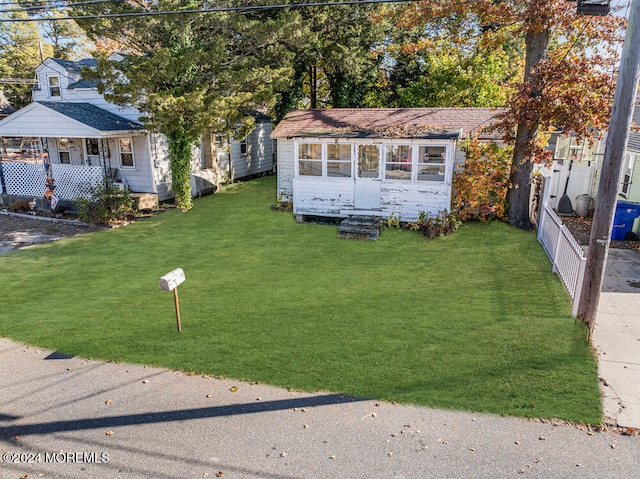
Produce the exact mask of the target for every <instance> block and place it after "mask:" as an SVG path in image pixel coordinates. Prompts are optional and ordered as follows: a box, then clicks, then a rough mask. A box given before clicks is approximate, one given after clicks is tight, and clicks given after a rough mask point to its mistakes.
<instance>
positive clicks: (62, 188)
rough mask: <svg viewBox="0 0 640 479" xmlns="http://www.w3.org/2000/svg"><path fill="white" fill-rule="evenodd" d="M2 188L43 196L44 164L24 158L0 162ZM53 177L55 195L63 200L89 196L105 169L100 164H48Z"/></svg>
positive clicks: (23, 194)
mask: <svg viewBox="0 0 640 479" xmlns="http://www.w3.org/2000/svg"><path fill="white" fill-rule="evenodd" d="M0 167H1V168H2V174H3V177H4V184H5V187H6V188H5V191H4V193H7V194H9V195H19V196H33V197H34V198H42V196H43V195H44V192H45V190H46V186H45V180H46V177H47V175H46V173H45V169H44V165H42V164H34V163H23V162H2V164H1V165H0ZM51 175H52V176H53V179H54V181H55V186H56V187H55V190H54V192H53V193H54V195H55V196H57V197H58V198H60V199H64V200H74V199H76V198H88V197H89V196H90V195H91V190H92V188H94V187H96V186H97V185H99V184H101V183H102V181H103V179H104V171H103V169H102V167H100V166H84V165H58V164H55V165H51Z"/></svg>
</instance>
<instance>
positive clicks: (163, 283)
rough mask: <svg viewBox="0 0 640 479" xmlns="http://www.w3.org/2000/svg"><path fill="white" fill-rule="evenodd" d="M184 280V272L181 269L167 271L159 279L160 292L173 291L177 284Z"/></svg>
mask: <svg viewBox="0 0 640 479" xmlns="http://www.w3.org/2000/svg"><path fill="white" fill-rule="evenodd" d="M184 280H185V277H184V271H182V268H177V269H174V270H173V271H169V272H168V273H167V274H165V275H164V276H163V277H162V278H160V289H161V290H162V291H173V290H174V289H175V288H176V287H177V286H178V285H179V284H181V283H183V282H184Z"/></svg>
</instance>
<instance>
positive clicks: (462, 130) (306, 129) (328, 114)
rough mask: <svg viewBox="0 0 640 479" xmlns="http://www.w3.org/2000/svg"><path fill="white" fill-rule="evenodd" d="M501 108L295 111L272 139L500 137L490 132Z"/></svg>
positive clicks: (281, 122)
mask: <svg viewBox="0 0 640 479" xmlns="http://www.w3.org/2000/svg"><path fill="white" fill-rule="evenodd" d="M501 111H502V110H496V109H491V108H331V109H326V110H320V109H318V110H293V111H290V112H289V113H287V115H286V116H285V117H284V118H283V119H282V121H280V123H279V124H278V126H277V127H276V128H275V129H274V131H273V133H272V134H271V138H294V137H329V138H336V137H340V138H434V139H435V138H438V139H457V138H459V137H461V136H466V135H468V134H469V133H470V132H474V133H477V134H478V135H479V137H480V138H483V139H499V137H500V135H498V134H497V133H495V132H491V131H488V129H487V128H488V127H490V126H491V124H492V123H493V122H494V121H495V116H496V115H497V114H498V113H500V112H501Z"/></svg>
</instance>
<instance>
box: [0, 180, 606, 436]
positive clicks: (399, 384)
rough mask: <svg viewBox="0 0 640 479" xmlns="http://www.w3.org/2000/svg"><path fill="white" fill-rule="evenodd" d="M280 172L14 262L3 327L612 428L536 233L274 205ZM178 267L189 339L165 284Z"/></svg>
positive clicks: (581, 336) (42, 342) (244, 371)
mask: <svg viewBox="0 0 640 479" xmlns="http://www.w3.org/2000/svg"><path fill="white" fill-rule="evenodd" d="M275 197H276V194H275V178H273V177H268V178H262V179H259V180H255V181H251V182H247V183H242V184H238V185H234V186H232V187H230V188H227V189H225V190H223V191H221V192H219V193H217V194H216V195H214V196H209V197H206V198H202V199H200V200H197V201H196V202H195V206H194V208H193V210H192V211H190V212H189V213H186V214H184V213H181V212H180V211H177V210H171V211H168V212H165V213H163V214H160V215H157V216H155V217H153V218H150V219H146V220H144V221H140V222H138V223H136V224H133V225H130V226H127V227H125V228H118V229H115V230H108V231H100V232H97V233H92V234H88V235H83V236H80V237H75V238H71V239H67V240H62V241H59V242H56V243H50V244H46V245H43V246H39V247H36V248H32V249H28V250H22V251H18V252H15V253H12V254H9V255H5V256H3V257H1V259H0V280H1V282H2V289H3V293H2V304H1V306H0V318H1V319H0V335H2V336H6V337H10V338H13V339H15V340H18V341H24V342H27V343H31V344H37V345H39V346H41V347H47V348H51V349H56V350H59V351H63V352H66V353H71V354H76V355H79V356H83V357H90V358H98V359H105V360H112V361H126V362H137V363H143V364H150V365H157V366H164V367H168V368H176V369H181V370H186V371H193V372H198V373H206V374H211V375H216V376H224V377H229V378H236V379H246V380H251V381H258V382H262V383H269V384H273V385H278V386H285V387H290V388H294V389H300V390H308V391H315V390H323V391H333V392H338V393H344V394H350V395H356V396H362V397H370V398H376V399H382V400H390V401H397V402H401V403H413V404H419V405H425V406H432V407H439V408H449V409H464V410H470V411H483V412H492V413H502V414H507V415H514V416H524V417H548V418H551V417H554V418H561V419H566V420H570V421H576V422H583V423H591V424H596V423H599V422H600V416H601V414H600V396H599V390H598V384H597V373H596V362H595V359H594V357H593V354H592V352H591V350H590V348H589V344H588V341H587V340H586V336H587V331H586V329H585V328H584V327H583V326H582V325H581V324H578V323H576V322H575V321H574V320H573V319H572V318H571V317H570V314H569V313H570V304H569V299H568V297H567V295H566V293H565V291H564V290H563V287H562V285H561V283H560V281H559V280H558V278H557V277H556V276H555V275H554V274H552V273H551V267H550V265H549V262H548V260H547V258H546V256H545V254H544V252H543V251H542V249H541V247H540V246H539V244H538V243H537V241H536V237H535V235H534V234H533V233H528V232H523V231H520V230H516V229H513V228H511V227H509V226H507V225H504V224H501V223H491V224H488V225H482V224H474V223H469V224H465V225H464V226H463V227H462V229H461V230H460V231H459V232H457V233H456V234H454V235H451V236H448V237H445V238H441V239H437V240H432V241H428V240H425V239H424V238H423V237H421V236H420V235H419V234H417V233H412V232H408V231H400V230H385V231H383V233H382V235H381V237H380V239H379V240H378V241H358V240H344V239H340V238H338V237H337V236H336V227H335V226H327V225H316V224H297V223H295V222H294V221H293V218H292V215H291V214H290V213H283V212H277V211H272V210H271V209H270V205H271V204H272V203H274V202H275ZM177 267H180V268H182V269H184V271H185V274H186V277H187V280H186V282H185V283H184V284H183V285H181V286H180V288H179V294H180V306H181V317H182V327H183V332H182V334H178V333H177V331H176V325H175V314H174V305H173V295H172V294H171V293H169V292H166V291H160V288H159V286H158V280H159V278H160V276H162V275H164V274H165V273H167V272H168V271H170V270H172V269H174V268H177Z"/></svg>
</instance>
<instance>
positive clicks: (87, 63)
mask: <svg viewBox="0 0 640 479" xmlns="http://www.w3.org/2000/svg"><path fill="white" fill-rule="evenodd" d="M52 60H53V61H54V62H56V63H57V64H58V65H60V66H61V67H63V68H65V69H67V70H73V71H76V72H79V71H81V70H82V68H83V67H88V68H95V67H97V66H98V60H95V59H93V58H83V59H82V60H78V61H77V62H74V61H72V60H63V59H62V58H52Z"/></svg>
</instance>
